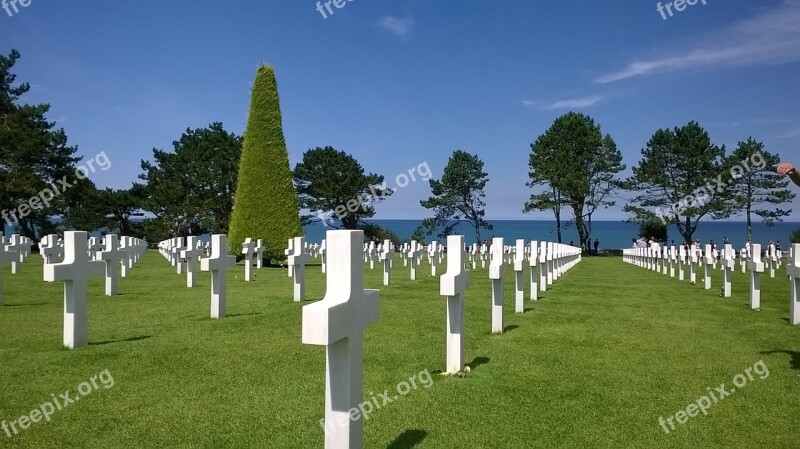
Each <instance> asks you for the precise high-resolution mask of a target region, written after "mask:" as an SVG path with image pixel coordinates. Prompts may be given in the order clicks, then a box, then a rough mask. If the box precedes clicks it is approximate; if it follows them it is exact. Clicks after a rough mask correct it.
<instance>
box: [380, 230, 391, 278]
mask: <svg viewBox="0 0 800 449" xmlns="http://www.w3.org/2000/svg"><path fill="white" fill-rule="evenodd" d="M392 259H394V250H393V249H392V241H391V240H389V239H386V240H384V241H383V248H381V260H382V261H383V285H389V283H390V282H391V280H392Z"/></svg>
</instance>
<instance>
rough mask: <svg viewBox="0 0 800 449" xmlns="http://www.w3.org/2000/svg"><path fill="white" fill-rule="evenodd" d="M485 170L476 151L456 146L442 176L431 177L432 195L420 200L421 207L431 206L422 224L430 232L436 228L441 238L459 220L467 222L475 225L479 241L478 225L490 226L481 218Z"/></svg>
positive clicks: (483, 205) (484, 227) (481, 226)
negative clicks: (463, 149)
mask: <svg viewBox="0 0 800 449" xmlns="http://www.w3.org/2000/svg"><path fill="white" fill-rule="evenodd" d="M486 176H488V173H486V172H484V171H483V161H481V160H480V159H479V158H478V155H477V154H476V155H471V154H469V153H467V152H466V151H461V150H456V151H454V152H453V155H452V156H450V160H448V161H447V166H445V168H444V173H443V174H442V179H441V180H436V179H431V180H430V181H429V182H430V186H431V194H432V195H433V196H431V197H430V198H428V199H427V200H424V201H420V204H421V205H422V207H424V208H426V209H432V210H433V212H434V216H433V217H430V218H426V219H425V220H423V222H422V226H423V227H424V228H425V229H426V234H427V235H431V234H433V233H434V232H435V231H436V230H437V229H439V230H441V231H440V232H439V234H438V236H439V237H441V238H446V237H447V236H448V235H450V234H452V232H453V229H455V228H456V227H457V226H458V224H459V223H462V222H466V223H469V225H470V226H472V227H473V228H474V229H475V237H476V239H477V241H481V229H482V228H483V229H487V230H490V231H491V230H492V229H494V226H492V225H491V224H490V223H489V222H487V221H486V220H485V219H484V216H485V215H486V210H485V209H484V208H485V207H486V203H485V202H484V201H483V198H484V197H486V193H485V192H484V191H483V189H484V188H485V187H486V184H487V183H488V182H489V178H487V177H486Z"/></svg>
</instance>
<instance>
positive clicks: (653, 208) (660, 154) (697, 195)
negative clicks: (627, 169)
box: [625, 122, 736, 242]
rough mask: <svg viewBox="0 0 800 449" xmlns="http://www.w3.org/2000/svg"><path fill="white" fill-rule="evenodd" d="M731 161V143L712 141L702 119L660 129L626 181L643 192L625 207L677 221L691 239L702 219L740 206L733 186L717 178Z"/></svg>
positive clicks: (686, 238) (666, 221)
mask: <svg viewBox="0 0 800 449" xmlns="http://www.w3.org/2000/svg"><path fill="white" fill-rule="evenodd" d="M729 165H730V162H729V160H728V159H727V158H726V156H725V146H724V145H723V146H722V147H718V146H716V145H714V144H713V143H711V138H710V137H709V135H708V133H707V132H706V130H704V129H703V128H702V127H701V126H700V125H699V124H697V123H696V122H689V123H688V124H687V125H686V126H684V127H682V128H677V127H676V128H675V129H673V130H670V129H660V130H658V131H656V133H655V134H653V137H652V138H651V139H650V141H649V142H648V143H647V148H645V149H643V150H642V160H641V161H640V162H639V165H638V166H636V167H634V168H633V177H631V178H630V179H629V180H628V181H627V182H626V186H627V188H629V189H630V190H631V191H633V192H635V193H636V194H637V195H636V197H634V198H633V199H631V200H630V203H629V204H628V205H627V206H625V211H626V212H630V213H632V214H633V215H634V216H636V217H637V218H638V219H641V218H643V217H646V218H651V219H658V220H661V221H662V222H663V223H664V224H669V223H676V224H677V226H678V232H680V234H681V236H683V240H684V241H688V242H691V241H692V236H693V235H694V232H695V230H696V229H697V226H698V225H699V223H700V220H701V219H702V218H704V217H706V216H711V217H712V218H715V219H721V218H727V217H729V216H730V215H731V214H732V213H733V212H734V210H735V209H736V207H735V206H734V205H733V203H732V202H731V200H730V197H731V191H730V189H726V188H722V187H720V185H719V184H718V183H717V182H715V181H716V180H719V179H720V178H725V177H726V175H727V174H728V173H727V170H726V167H728V166H729ZM729 181H730V180H729V179H727V180H726V181H724V182H729Z"/></svg>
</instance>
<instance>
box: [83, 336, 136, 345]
mask: <svg viewBox="0 0 800 449" xmlns="http://www.w3.org/2000/svg"><path fill="white" fill-rule="evenodd" d="M148 338H150V336H149V335H140V336H138V337H130V338H125V339H122V340H106V341H98V342H93V343H89V346H102V345H110V344H112V343H125V342H131V341H139V340H147V339H148Z"/></svg>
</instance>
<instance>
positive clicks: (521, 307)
mask: <svg viewBox="0 0 800 449" xmlns="http://www.w3.org/2000/svg"><path fill="white" fill-rule="evenodd" d="M524 270H525V240H524V239H517V247H516V251H515V252H514V273H515V274H516V279H515V282H514V287H515V289H516V291H515V298H514V299H516V304H515V311H516V312H517V313H523V312H525V286H524V285H525V281H524V279H523V275H524V274H525V271H524Z"/></svg>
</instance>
